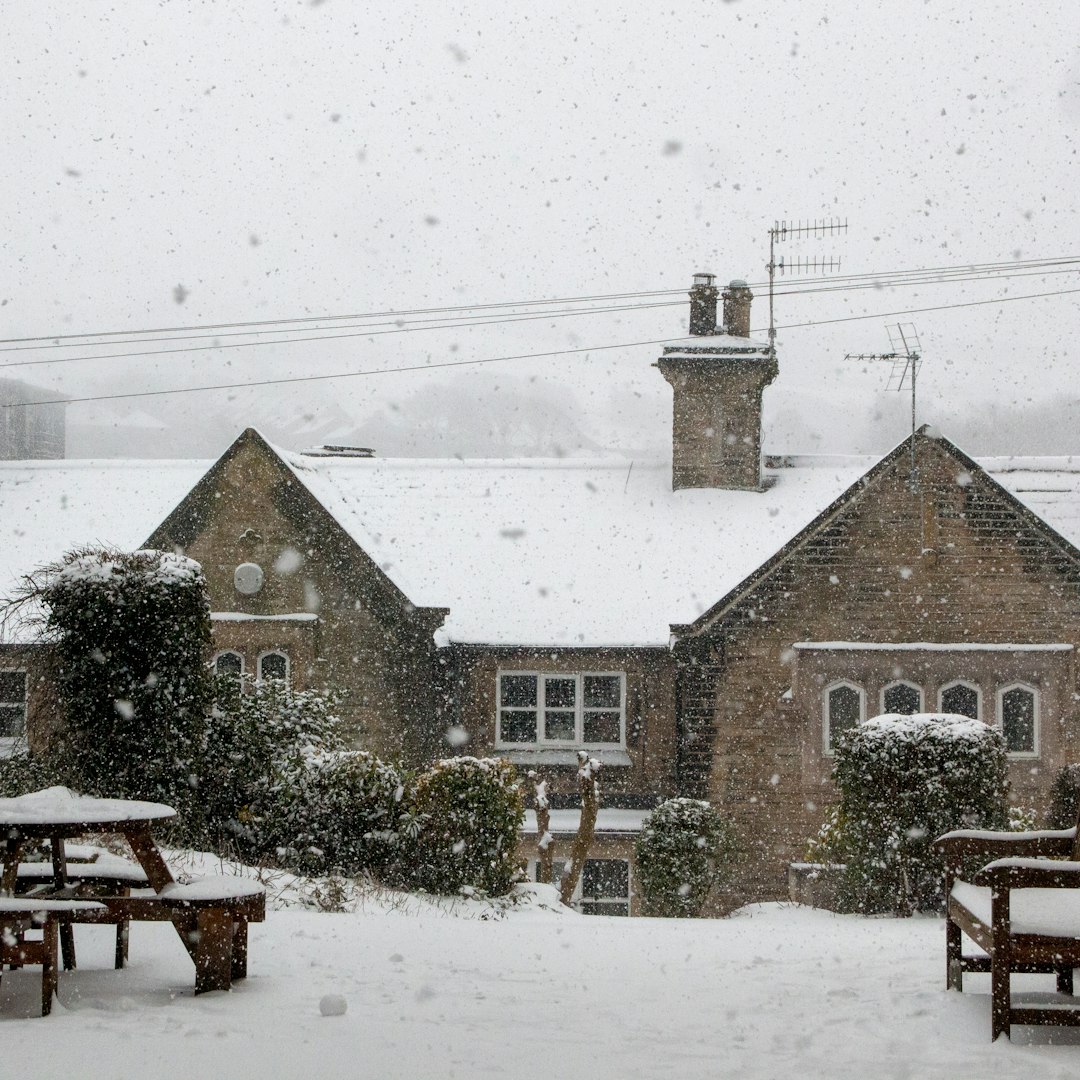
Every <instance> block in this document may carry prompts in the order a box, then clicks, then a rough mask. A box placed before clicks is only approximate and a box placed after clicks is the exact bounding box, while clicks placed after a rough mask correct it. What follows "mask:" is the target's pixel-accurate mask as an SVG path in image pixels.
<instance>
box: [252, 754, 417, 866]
mask: <svg viewBox="0 0 1080 1080" xmlns="http://www.w3.org/2000/svg"><path fill="white" fill-rule="evenodd" d="M409 795H410V792H409V786H408V778H407V777H406V776H405V774H404V773H403V772H402V771H401V770H400V769H398V768H397V767H396V766H394V765H391V764H388V763H387V762H384V761H380V760H379V759H378V758H377V757H375V756H374V755H373V754H369V753H368V752H367V751H366V750H336V751H327V750H321V749H305V750H302V751H301V752H299V753H297V754H295V755H294V756H293V757H291V758H289V759H288V760H287V761H283V762H281V763H280V764H279V765H278V767H277V768H276V770H275V772H274V773H273V775H272V777H271V778H270V780H269V781H268V783H267V784H266V786H265V789H264V791H263V793H262V794H261V796H259V797H257V800H256V804H255V805H254V806H253V808H252V814H251V823H250V827H251V829H252V831H253V833H254V834H255V836H256V837H257V840H258V843H259V846H260V847H262V848H263V849H264V850H268V851H273V852H274V854H275V855H276V857H277V859H278V860H279V861H280V862H282V863H284V864H285V865H287V866H289V867H291V868H293V869H295V870H297V871H299V872H301V873H306V874H326V873H343V874H357V873H361V872H370V873H373V874H375V875H376V876H378V875H379V874H380V873H381V872H382V871H383V870H385V869H386V868H387V867H388V866H389V865H390V863H391V861H393V860H396V859H397V857H398V855H399V851H400V848H401V845H402V843H403V842H405V841H408V840H411V839H412V838H413V837H414V835H415V829H414V828H413V827H412V822H413V816H412V810H411V806H410V803H411V799H410V797H409Z"/></svg>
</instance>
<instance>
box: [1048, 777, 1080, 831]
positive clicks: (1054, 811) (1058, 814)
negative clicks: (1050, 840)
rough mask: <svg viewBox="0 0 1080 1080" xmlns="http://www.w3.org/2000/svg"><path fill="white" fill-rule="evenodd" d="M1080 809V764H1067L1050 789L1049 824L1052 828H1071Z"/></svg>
mask: <svg viewBox="0 0 1080 1080" xmlns="http://www.w3.org/2000/svg"><path fill="white" fill-rule="evenodd" d="M1078 811H1080V765H1065V766H1064V767H1063V768H1062V769H1061V770H1060V772H1058V774H1057V776H1055V777H1054V786H1053V787H1052V788H1051V789H1050V812H1049V814H1048V815H1047V817H1048V818H1049V821H1048V824H1049V826H1050V828H1051V829H1071V828H1072V827H1073V826H1074V825H1075V824H1076V815H1077V812H1078Z"/></svg>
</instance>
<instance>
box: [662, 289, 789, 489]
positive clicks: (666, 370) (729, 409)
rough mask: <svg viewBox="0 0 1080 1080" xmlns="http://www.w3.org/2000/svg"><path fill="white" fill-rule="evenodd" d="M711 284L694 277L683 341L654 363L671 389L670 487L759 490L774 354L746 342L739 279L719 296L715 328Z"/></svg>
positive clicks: (745, 296) (746, 313)
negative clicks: (765, 398) (764, 409)
mask: <svg viewBox="0 0 1080 1080" xmlns="http://www.w3.org/2000/svg"><path fill="white" fill-rule="evenodd" d="M713 281H714V278H713V276H712V274H695V275H694V287H693V288H692V289H691V290H690V337H689V338H684V339H683V340H682V341H680V342H674V343H672V344H671V345H667V346H665V347H664V355H663V356H661V357H660V359H659V360H658V361H657V362H656V366H657V367H658V368H659V369H660V373H661V374H662V375H663V376H664V378H665V379H667V381H668V382H669V383H670V384H671V388H672V390H673V391H674V399H673V408H672V431H671V451H672V469H671V486H672V487H673V488H674V489H675V490H676V491H677V490H679V489H680V488H735V489H742V490H749V491H760V490H761V488H762V480H761V396H762V394H763V393H764V390H765V387H766V386H768V385H769V383H771V382H772V381H773V379H775V378H776V374H777V366H776V355H775V354H774V353H773V351H772V349H771V348H770V347H769V346H768V345H767V344H765V343H764V342H758V341H753V340H751V338H750V301H751V300H752V299H753V296H752V294H751V292H750V288H749V286H748V285H747V284H746V282H745V281H738V280H736V281H733V282H732V283H731V284H730V285H729V286H728V287H727V289H726V290H725V291H724V326H723V327H722V328H718V327H717V326H716V294H717V289H716V286H715V285H714V284H713Z"/></svg>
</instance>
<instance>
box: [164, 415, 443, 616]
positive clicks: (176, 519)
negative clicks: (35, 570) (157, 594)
mask: <svg viewBox="0 0 1080 1080" xmlns="http://www.w3.org/2000/svg"><path fill="white" fill-rule="evenodd" d="M247 449H252V450H254V451H255V452H256V453H257V454H258V455H259V456H260V457H262V458H263V460H265V461H266V462H268V463H269V464H270V466H271V468H273V469H274V470H275V471H276V472H277V474H278V477H279V478H280V480H282V481H283V482H284V483H283V485H282V489H281V490H282V492H283V493H284V498H283V499H282V500H281V504H280V508H281V510H282V511H283V512H284V513H285V514H286V515H287V516H288V517H289V518H290V519H291V520H292V521H293V522H294V524H295V525H296V527H297V529H298V530H300V531H301V532H306V533H308V534H310V535H314V536H317V537H318V542H319V544H320V545H322V547H323V549H324V551H323V554H324V557H325V558H327V559H328V560H329V561H330V562H331V563H332V565H336V566H339V567H341V568H342V570H341V573H342V574H344V575H349V573H350V571H352V574H351V576H352V577H353V578H354V579H355V581H356V583H357V584H358V585H359V587H360V588H361V589H362V590H363V592H364V594H365V598H366V599H367V600H368V601H369V603H371V605H372V607H373V608H374V609H375V610H376V613H377V614H380V615H390V616H391V617H395V616H396V617H406V618H409V617H413V616H415V615H416V614H417V605H414V604H413V602H412V601H411V600H410V599H409V597H408V596H406V595H405V593H403V592H402V591H401V589H400V588H398V586H397V585H396V584H395V583H394V581H393V580H392V579H391V578H390V577H389V576H388V575H387V574H386V573H384V571H383V570H382V569H381V568H380V567H379V565H378V563H376V562H375V561H374V560H372V558H371V557H370V556H369V555H368V553H367V552H366V551H365V550H364V548H363V547H362V546H361V545H360V544H359V543H358V542H357V538H356V537H355V536H354V535H352V534H351V533H350V532H348V531H347V530H346V529H345V528H344V527H343V526H342V523H341V522H340V521H339V520H338V519H337V518H336V517H335V516H334V515H333V514H332V513H330V512H329V511H328V510H327V508H326V507H325V506H323V504H322V503H321V502H320V501H319V500H318V499H317V498H316V497H315V496H314V495H313V494H312V493H311V491H310V490H309V488H308V487H307V486H306V485H305V484H304V482H303V480H302V478H301V477H299V476H298V474H297V471H296V470H295V468H294V467H293V466H292V465H291V464H290V463H289V462H288V461H287V460H286V458H285V457H283V456H282V454H281V453H280V452H279V451H278V450H276V449H275V448H274V447H273V446H271V445H270V444H269V443H268V442H267V441H266V440H265V439H264V438H263V437H262V436H261V435H260V434H259V433H258V432H257V431H256V430H255V429H254V428H248V429H247V430H245V431H244V432H242V433H241V434H240V435H239V436H238V437H237V438H236V440H235V441H234V442H233V443H232V445H231V446H230V447H229V448H228V449H227V450H226V451H225V453H224V454H222V455H221V457H220V458H218V460H217V461H216V462H214V464H213V465H212V466H211V467H210V469H209V470H208V471H207V472H206V474H205V475H204V476H203V477H202V479H200V480H199V482H198V483H197V484H196V485H195V486H194V487H193V488H192V489H191V491H189V492H188V493H187V494H186V495H185V496H184V498H183V499H182V500H181V501H180V503H179V504H178V505H177V506H176V507H175V508H174V509H173V511H172V512H171V513H170V514H169V516H168V517H167V518H166V519H165V520H164V521H163V522H162V523H161V524H160V525H159V526H158V527H157V528H156V529H155V530H154V531H153V533H152V534H151V535H150V537H149V538H148V539H147V540H146V541H145V546H147V547H158V548H164V549H171V548H173V547H187V546H189V545H190V544H191V543H192V542H193V541H194V540H195V538H196V537H197V536H198V535H199V533H201V532H202V531H203V529H205V528H206V526H207V525H208V523H209V522H210V520H211V517H212V516H213V515H214V514H216V513H220V510H219V508H218V506H217V504H216V498H217V493H218V491H219V490H220V488H221V485H222V482H223V479H224V477H225V474H226V473H227V472H228V470H229V468H230V467H231V466H232V463H233V461H234V460H235V459H236V458H237V456H238V455H240V454H241V453H242V452H243V451H245V450H247ZM298 480H299V481H300V482H299V483H297V482H296V481H298ZM358 569H360V570H362V571H363V574H361V575H357V574H356V571H357V570H358ZM445 613H446V609H445V608H439V607H434V608H432V609H431V610H428V611H425V612H423V613H422V614H421V618H422V619H425V617H426V620H425V621H428V622H430V624H431V628H432V629H434V628H435V627H436V626H438V625H439V624H440V623H441V622H442V616H443V615H445Z"/></svg>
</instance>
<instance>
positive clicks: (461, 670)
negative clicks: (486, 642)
mask: <svg viewBox="0 0 1080 1080" xmlns="http://www.w3.org/2000/svg"><path fill="white" fill-rule="evenodd" d="M439 664H440V669H441V672H442V675H441V681H442V697H443V710H442V718H443V723H444V725H445V726H446V727H455V728H458V729H460V730H462V731H463V732H464V733H465V735H466V736H467V738H468V742H466V743H464V744H463V745H460V746H457V747H455V748H454V749H455V750H456V752H460V753H468V754H475V755H477V756H484V755H489V754H498V755H500V756H505V757H508V758H509V759H510V760H511V761H513V762H514V764H515V765H516V766H517V768H518V771H519V772H520V773H522V774H524V773H525V772H527V771H528V770H529V769H531V768H535V769H537V770H538V771H539V772H540V773H542V774H543V776H544V777H545V778H547V779H548V781H549V791H550V792H551V794H552V798H553V805H555V806H573V805H577V800H578V796H577V765H576V763H575V759H574V751H573V750H543V749H531V748H528V747H514V748H509V749H508V748H505V747H498V746H497V745H496V738H495V737H496V726H495V725H496V713H497V705H498V702H497V696H496V695H497V687H498V674H499V672H500V671H529V672H540V673H564V674H565V673H578V672H620V671H621V672H625V675H626V749H625V758H623V757H621V756H620V755H613V754H611V753H608V752H606V751H604V750H593V751H592V753H593V754H594V756H596V757H598V758H599V759H600V760H601V761H602V762H604V771H603V792H604V800H603V805H605V806H651V805H653V804H654V803H655V802H657V801H659V799H662V798H666V797H667V796H668V795H672V794H674V793H675V790H676V758H675V743H676V740H675V669H674V664H673V663H672V658H671V654H670V653H669V651H668V650H667V649H552V648H548V649H527V648H495V647H489V646H461V645H459V646H455V647H453V648H450V649H444V650H441V651H440V656H439ZM444 745H445V746H446V751H447V753H449V752H451V747H450V745H449V744H444ZM625 760H628V763H624V761H625Z"/></svg>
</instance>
